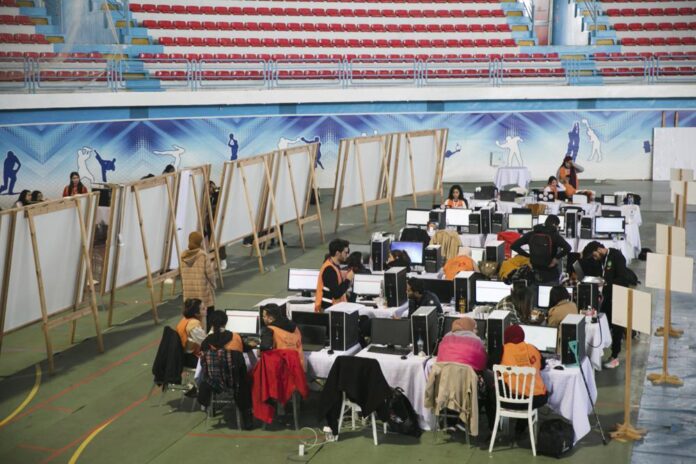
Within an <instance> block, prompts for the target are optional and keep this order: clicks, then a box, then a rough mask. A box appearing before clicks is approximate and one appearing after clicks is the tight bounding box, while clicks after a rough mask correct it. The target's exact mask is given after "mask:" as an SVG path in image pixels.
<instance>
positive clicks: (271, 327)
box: [259, 304, 305, 369]
mask: <svg viewBox="0 0 696 464" xmlns="http://www.w3.org/2000/svg"><path fill="white" fill-rule="evenodd" d="M261 311H262V316H263V323H264V324H265V326H264V327H262V328H261V344H260V345H259V348H260V349H261V351H267V350H294V351H297V354H298V355H299V357H300V364H302V368H303V369H304V368H305V358H304V350H303V348H302V334H301V333H300V329H299V328H298V327H297V324H295V323H294V322H293V321H291V320H289V319H288V318H287V317H286V316H285V314H284V313H283V311H282V310H281V309H280V307H279V306H278V305H276V304H267V305H266V306H262V307H261Z"/></svg>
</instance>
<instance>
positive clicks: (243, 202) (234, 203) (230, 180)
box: [216, 155, 270, 245]
mask: <svg viewBox="0 0 696 464" xmlns="http://www.w3.org/2000/svg"><path fill="white" fill-rule="evenodd" d="M268 163H270V155H261V156H256V157H254V158H246V159H244V160H239V161H233V162H226V163H225V168H224V169H223V178H222V181H221V182H220V184H221V186H222V190H221V192H220V198H219V199H218V207H219V208H220V209H219V210H218V213H217V216H216V218H217V224H216V227H217V229H218V230H217V240H218V245H226V244H228V243H231V242H234V241H237V240H241V239H243V238H244V237H246V236H249V235H251V234H252V233H253V230H254V225H255V224H258V220H259V218H260V217H262V216H260V214H262V213H264V212H265V208H266V203H267V197H268V182H267V178H266V172H267V171H266V166H267V165H268ZM245 187H246V189H245ZM250 213H251V218H250ZM252 221H254V223H252Z"/></svg>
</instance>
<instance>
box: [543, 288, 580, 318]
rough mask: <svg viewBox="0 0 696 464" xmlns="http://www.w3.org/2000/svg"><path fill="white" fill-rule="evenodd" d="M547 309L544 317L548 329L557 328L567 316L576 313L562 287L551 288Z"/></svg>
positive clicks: (573, 305) (576, 310)
mask: <svg viewBox="0 0 696 464" xmlns="http://www.w3.org/2000/svg"><path fill="white" fill-rule="evenodd" d="M549 308H550V309H549V312H548V314H547V315H546V325H548V326H550V327H558V326H559V325H561V322H562V321H563V319H565V317H566V316H567V315H568V314H577V313H578V307H577V306H576V305H575V303H573V301H572V300H571V299H570V295H568V291H567V290H566V289H565V287H564V286H562V285H555V286H554V287H551V293H550V295H549Z"/></svg>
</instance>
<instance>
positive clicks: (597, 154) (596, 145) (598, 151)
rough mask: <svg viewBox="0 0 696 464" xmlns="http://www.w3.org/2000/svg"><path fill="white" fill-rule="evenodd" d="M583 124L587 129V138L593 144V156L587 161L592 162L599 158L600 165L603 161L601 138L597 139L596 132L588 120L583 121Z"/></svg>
mask: <svg viewBox="0 0 696 464" xmlns="http://www.w3.org/2000/svg"><path fill="white" fill-rule="evenodd" d="M582 123H583V124H584V125H585V127H586V128H587V138H589V139H590V143H591V144H592V154H590V157H589V158H587V161H592V160H593V159H594V158H597V162H598V163H599V162H600V161H602V142H600V141H599V137H597V134H596V133H595V131H593V130H592V128H591V127H590V123H589V122H588V121H587V119H583V120H582Z"/></svg>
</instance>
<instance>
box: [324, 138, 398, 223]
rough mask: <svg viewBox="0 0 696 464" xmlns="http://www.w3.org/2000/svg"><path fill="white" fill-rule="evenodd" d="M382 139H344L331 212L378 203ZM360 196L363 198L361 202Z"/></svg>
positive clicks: (380, 194) (383, 140) (340, 148)
mask: <svg viewBox="0 0 696 464" xmlns="http://www.w3.org/2000/svg"><path fill="white" fill-rule="evenodd" d="M385 143H386V137H385V136H376V137H359V138H354V139H343V140H341V143H340V145H339V153H340V155H339V165H338V167H337V169H338V175H337V180H338V183H337V185H338V187H337V189H336V190H335V194H334V209H336V208H346V207H349V206H355V205H359V204H362V203H363V201H364V202H370V201H374V200H377V199H380V198H381V197H382V196H383V194H382V188H381V187H382V185H381V183H380V180H381V179H382V176H383V172H384V170H383V165H382V163H383V161H382V160H383V156H385V154H384V153H385V150H386V149H385ZM363 192H364V195H365V197H364V198H363Z"/></svg>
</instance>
